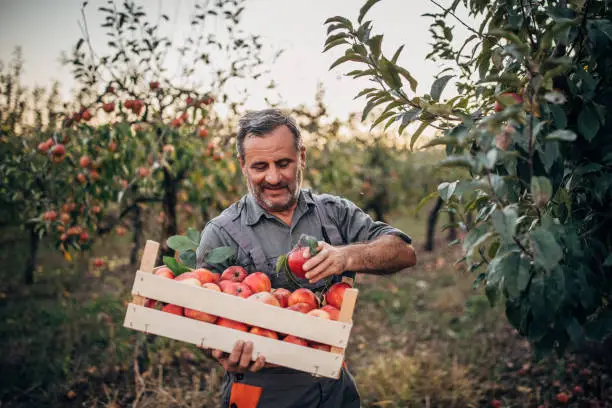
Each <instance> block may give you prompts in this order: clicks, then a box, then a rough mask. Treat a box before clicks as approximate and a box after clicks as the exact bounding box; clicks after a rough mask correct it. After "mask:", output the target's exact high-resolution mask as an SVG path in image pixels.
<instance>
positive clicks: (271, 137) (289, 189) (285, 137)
mask: <svg viewBox="0 0 612 408" xmlns="http://www.w3.org/2000/svg"><path fill="white" fill-rule="evenodd" d="M305 164H306V152H305V150H304V149H303V148H302V150H301V151H300V152H298V151H297V150H296V148H295V143H294V141H293V134H292V133H291V131H290V130H289V128H288V127H287V126H280V127H278V128H276V129H274V130H273V131H272V132H270V133H268V134H267V135H265V136H249V135H247V137H246V138H245V139H244V160H243V159H240V165H241V166H242V174H244V176H245V177H246V180H247V186H248V188H249V192H250V193H251V194H253V197H255V200H256V201H257V203H258V204H259V205H260V206H261V207H262V208H263V209H264V210H266V211H268V212H281V211H286V210H289V209H290V208H291V207H292V206H293V205H294V204H295V203H296V202H297V198H298V196H299V193H300V186H301V183H302V170H303V169H304V166H305Z"/></svg>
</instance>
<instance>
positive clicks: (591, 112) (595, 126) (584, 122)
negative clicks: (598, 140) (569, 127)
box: [578, 105, 600, 141]
mask: <svg viewBox="0 0 612 408" xmlns="http://www.w3.org/2000/svg"><path fill="white" fill-rule="evenodd" d="M599 126H600V124H599V115H598V114H597V112H596V111H595V109H594V108H593V107H592V106H591V105H584V107H583V108H582V110H581V111H580V115H578V132H580V134H581V135H582V137H584V138H585V139H586V140H588V141H591V140H593V138H594V137H595V135H597V131H598V130H599Z"/></svg>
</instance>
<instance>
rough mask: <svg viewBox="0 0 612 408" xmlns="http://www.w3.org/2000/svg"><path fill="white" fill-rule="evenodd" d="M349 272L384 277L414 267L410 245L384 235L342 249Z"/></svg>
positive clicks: (412, 249)
mask: <svg viewBox="0 0 612 408" xmlns="http://www.w3.org/2000/svg"><path fill="white" fill-rule="evenodd" d="M342 250H343V251H344V252H345V254H346V256H347V268H346V269H347V270H348V271H351V272H361V273H370V274H376V275H385V274H391V273H395V272H398V271H399V270H401V269H404V268H409V267H411V266H414V265H416V254H415V252H414V248H412V245H410V244H407V243H406V242H405V241H404V240H403V239H401V238H400V237H397V236H395V235H384V236H382V237H380V238H377V239H375V240H374V241H372V242H367V243H361V244H353V245H347V246H345V247H342Z"/></svg>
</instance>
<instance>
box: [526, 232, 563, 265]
mask: <svg viewBox="0 0 612 408" xmlns="http://www.w3.org/2000/svg"><path fill="white" fill-rule="evenodd" d="M530 238H531V243H532V248H533V260H534V262H535V263H536V264H537V265H539V266H541V267H542V268H544V269H545V270H546V271H548V272H550V271H552V270H553V269H554V268H555V267H556V266H557V265H558V264H559V261H561V259H562V258H563V250H562V249H561V247H560V246H559V244H558V243H557V240H556V239H555V236H554V235H553V234H552V233H550V232H549V231H548V230H546V229H544V228H542V227H538V228H536V229H534V230H533V231H532V232H531V234H530Z"/></svg>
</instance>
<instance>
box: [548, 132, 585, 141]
mask: <svg viewBox="0 0 612 408" xmlns="http://www.w3.org/2000/svg"><path fill="white" fill-rule="evenodd" d="M577 137H578V136H577V135H576V134H575V133H574V132H572V131H571V130H567V129H558V130H555V131H554V132H552V133H549V134H548V135H546V138H545V139H546V140H563V141H565V142H573V141H574V140H576V138H577Z"/></svg>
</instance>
